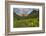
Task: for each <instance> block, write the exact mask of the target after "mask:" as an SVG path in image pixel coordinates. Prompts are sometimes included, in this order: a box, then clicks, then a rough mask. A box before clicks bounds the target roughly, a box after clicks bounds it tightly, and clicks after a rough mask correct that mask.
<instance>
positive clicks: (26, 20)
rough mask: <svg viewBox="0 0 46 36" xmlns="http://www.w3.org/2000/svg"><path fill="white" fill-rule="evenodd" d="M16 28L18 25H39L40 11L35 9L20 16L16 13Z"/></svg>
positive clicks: (14, 22)
mask: <svg viewBox="0 0 46 36" xmlns="http://www.w3.org/2000/svg"><path fill="white" fill-rule="evenodd" d="M13 24H14V25H13V26H14V28H17V27H39V12H38V11H35V10H34V11H33V12H32V13H31V14H29V15H28V16H22V17H20V16H18V15H16V14H14V20H13Z"/></svg>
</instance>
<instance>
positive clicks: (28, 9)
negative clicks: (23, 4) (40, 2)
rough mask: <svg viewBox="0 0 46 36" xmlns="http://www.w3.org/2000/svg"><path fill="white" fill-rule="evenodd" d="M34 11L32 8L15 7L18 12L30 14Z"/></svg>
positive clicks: (14, 9)
mask: <svg viewBox="0 0 46 36" xmlns="http://www.w3.org/2000/svg"><path fill="white" fill-rule="evenodd" d="M32 11H33V9H31V8H13V12H15V13H16V14H30V13H31V12H32Z"/></svg>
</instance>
